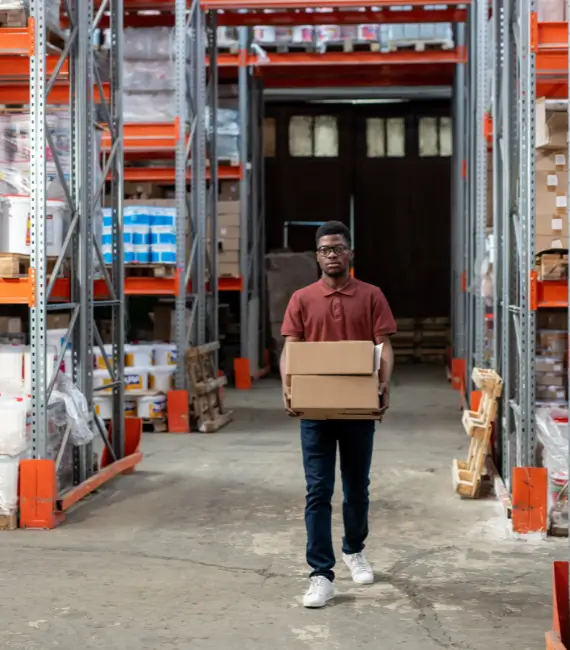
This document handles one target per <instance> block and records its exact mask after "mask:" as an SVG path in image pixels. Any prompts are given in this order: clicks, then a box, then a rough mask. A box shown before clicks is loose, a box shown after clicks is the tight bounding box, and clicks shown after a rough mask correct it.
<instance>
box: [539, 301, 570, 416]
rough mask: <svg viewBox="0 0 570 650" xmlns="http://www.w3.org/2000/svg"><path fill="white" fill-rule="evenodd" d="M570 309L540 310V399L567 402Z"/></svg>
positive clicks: (547, 402)
mask: <svg viewBox="0 0 570 650" xmlns="http://www.w3.org/2000/svg"><path fill="white" fill-rule="evenodd" d="M567 354H568V312H567V310H565V309H553V310H540V311H539V312H538V313H537V334H536V359H535V383H536V400H537V402H538V403H546V404H551V403H561V402H565V401H566V399H567V395H568V382H567V373H566V365H565V363H566V362H565V360H566V357H567Z"/></svg>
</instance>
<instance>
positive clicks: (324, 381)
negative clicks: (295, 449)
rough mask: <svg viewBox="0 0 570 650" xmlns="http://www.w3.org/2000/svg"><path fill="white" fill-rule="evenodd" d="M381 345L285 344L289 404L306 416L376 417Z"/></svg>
mask: <svg viewBox="0 0 570 650" xmlns="http://www.w3.org/2000/svg"><path fill="white" fill-rule="evenodd" d="M381 349H382V346H381V345H378V346H374V344H373V343H372V342H371V341H341V342H334V343H333V342H326V343H289V344H288V345H287V348H286V357H285V373H286V383H287V386H288V390H289V391H290V398H291V407H292V408H293V409H294V410H295V411H297V412H298V413H299V414H300V415H301V417H302V418H304V419H310V420H339V419H346V420H373V419H377V418H378V416H379V406H380V403H379V395H378V373H377V371H378V369H379V367H380V353H381Z"/></svg>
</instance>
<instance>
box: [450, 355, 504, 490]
mask: <svg viewBox="0 0 570 650" xmlns="http://www.w3.org/2000/svg"><path fill="white" fill-rule="evenodd" d="M472 379H473V382H474V383H475V385H476V386H477V387H478V388H479V387H480V390H481V392H482V395H481V400H480V402H479V408H478V409H477V411H468V410H465V411H464V412H463V416H462V424H463V428H464V430H465V433H466V434H467V435H468V436H469V437H470V438H471V442H470V445H469V453H468V455H467V460H465V461H463V460H457V459H455V460H454V461H453V464H452V469H451V472H452V480H453V486H454V489H455V491H456V492H457V494H459V496H461V497H463V498H469V499H476V498H478V497H479V496H480V491H481V481H482V477H483V472H484V470H485V465H486V460H487V455H488V452H489V446H490V443H491V434H492V432H493V422H494V421H495V418H496V416H497V408H498V401H499V398H500V397H501V394H502V391H503V380H502V378H501V377H500V376H499V375H498V374H497V373H496V372H495V371H493V370H485V369H482V368H474V370H473V374H472Z"/></svg>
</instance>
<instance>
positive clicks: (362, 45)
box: [323, 38, 380, 52]
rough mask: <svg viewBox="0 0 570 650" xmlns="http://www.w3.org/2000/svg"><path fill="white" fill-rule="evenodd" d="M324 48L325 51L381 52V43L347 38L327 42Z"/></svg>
mask: <svg viewBox="0 0 570 650" xmlns="http://www.w3.org/2000/svg"><path fill="white" fill-rule="evenodd" d="M323 49H324V51H325V52H380V43H379V42H378V41H359V40H355V39H352V38H345V39H343V40H342V42H336V43H325V44H324V45H323Z"/></svg>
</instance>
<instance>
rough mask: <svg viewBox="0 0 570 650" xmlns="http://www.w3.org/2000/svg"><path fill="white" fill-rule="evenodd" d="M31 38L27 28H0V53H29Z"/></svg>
mask: <svg viewBox="0 0 570 650" xmlns="http://www.w3.org/2000/svg"><path fill="white" fill-rule="evenodd" d="M31 46H32V37H31V35H30V31H29V29H28V28H27V27H0V53H2V52H6V53H10V54H15V53H25V54H28V53H29V52H30V49H31Z"/></svg>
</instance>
